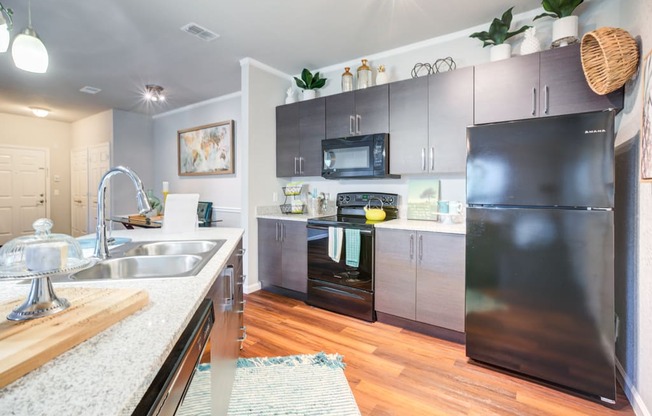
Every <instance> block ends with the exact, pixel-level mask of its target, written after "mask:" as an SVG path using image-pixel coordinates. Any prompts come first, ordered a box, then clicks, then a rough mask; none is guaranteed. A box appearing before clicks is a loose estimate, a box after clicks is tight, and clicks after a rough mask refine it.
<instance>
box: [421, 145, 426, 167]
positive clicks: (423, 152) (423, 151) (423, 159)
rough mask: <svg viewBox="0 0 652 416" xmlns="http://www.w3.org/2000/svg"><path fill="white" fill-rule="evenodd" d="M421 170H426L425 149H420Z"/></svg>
mask: <svg viewBox="0 0 652 416" xmlns="http://www.w3.org/2000/svg"><path fill="white" fill-rule="evenodd" d="M421 170H423V171H425V170H426V148H425V147H422V148H421Z"/></svg>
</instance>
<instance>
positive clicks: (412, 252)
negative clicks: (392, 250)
mask: <svg viewBox="0 0 652 416" xmlns="http://www.w3.org/2000/svg"><path fill="white" fill-rule="evenodd" d="M413 258H414V234H410V260H412V259H413Z"/></svg>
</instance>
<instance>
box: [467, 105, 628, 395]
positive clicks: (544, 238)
mask: <svg viewBox="0 0 652 416" xmlns="http://www.w3.org/2000/svg"><path fill="white" fill-rule="evenodd" d="M467 149H468V150H467V151H468V153H467V204H468V208H467V220H466V226H467V235H466V319H465V328H466V355H467V356H468V357H469V358H471V359H473V360H476V361H478V362H480V363H485V364H490V365H493V366H498V367H501V368H502V369H507V370H510V371H513V372H517V373H519V374H520V375H525V376H528V377H531V378H534V379H536V380H538V381H541V382H544V383H546V384H549V385H552V386H553V387H558V388H561V389H564V390H567V391H569V392H572V393H575V394H578V395H581V396H584V397H588V398H592V399H594V400H602V401H603V402H607V403H615V398H616V384H615V383H616V381H615V369H614V343H615V340H614V336H615V329H614V327H615V322H614V316H615V315H614V230H613V206H614V112H613V111H603V112H594V113H584V114H574V115H567V116H558V117H547V118H538V119H530V120H522V121H513V122H507V123H497V124H487V125H480V126H473V127H469V128H468V129H467Z"/></svg>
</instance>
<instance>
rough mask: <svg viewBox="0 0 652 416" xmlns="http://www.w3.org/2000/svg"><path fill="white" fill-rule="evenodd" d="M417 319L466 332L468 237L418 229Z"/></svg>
mask: <svg viewBox="0 0 652 416" xmlns="http://www.w3.org/2000/svg"><path fill="white" fill-rule="evenodd" d="M417 247H418V250H417V251H418V253H417V257H418V266H417V283H416V293H417V308H416V314H417V318H416V320H417V321H419V322H425V323H427V324H431V325H436V326H439V327H442V328H447V329H452V330H454V331H458V332H464V299H465V296H464V290H465V287H464V270H465V263H464V250H465V237H464V236H463V235H457V234H443V233H427V232H422V233H418V244H417Z"/></svg>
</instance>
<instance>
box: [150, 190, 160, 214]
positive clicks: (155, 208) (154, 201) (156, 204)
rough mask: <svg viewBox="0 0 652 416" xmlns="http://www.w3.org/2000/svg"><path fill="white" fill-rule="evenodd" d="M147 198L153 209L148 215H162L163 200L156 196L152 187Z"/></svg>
mask: <svg viewBox="0 0 652 416" xmlns="http://www.w3.org/2000/svg"><path fill="white" fill-rule="evenodd" d="M147 200H148V201H149V205H150V206H151V207H152V210H151V211H150V212H149V213H148V214H147V216H156V215H161V209H162V208H163V206H162V205H161V200H160V199H158V198H157V197H155V196H154V191H153V190H152V189H148V190H147Z"/></svg>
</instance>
